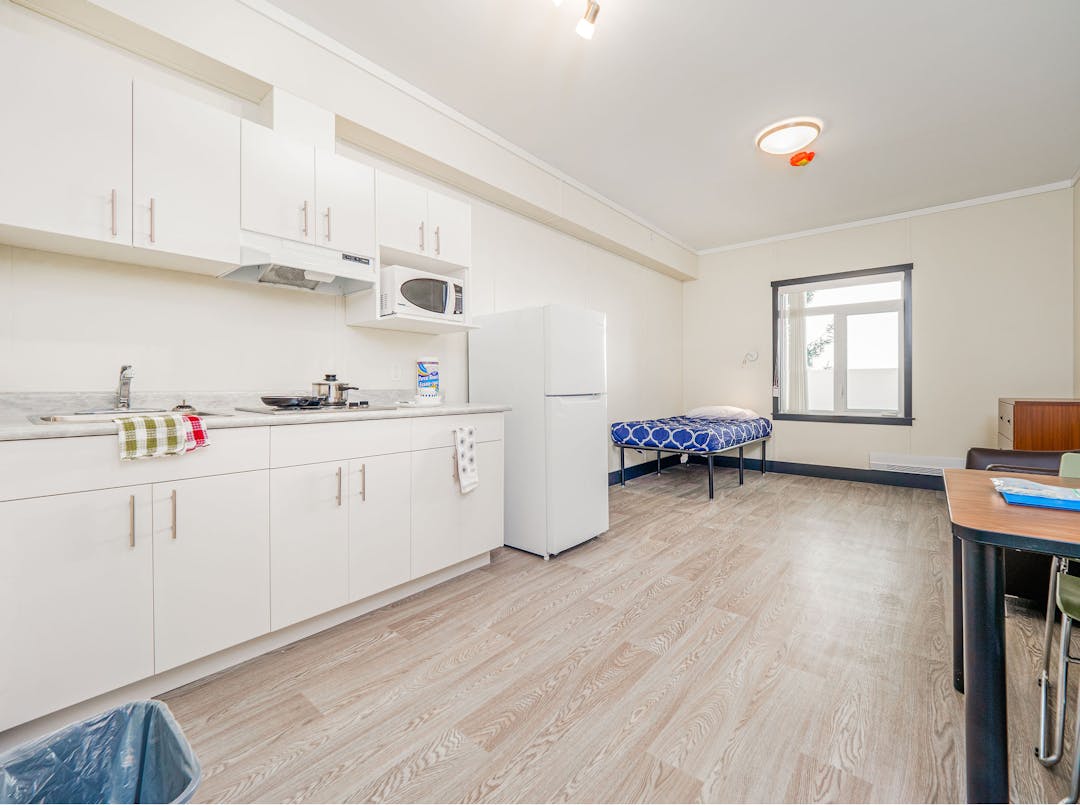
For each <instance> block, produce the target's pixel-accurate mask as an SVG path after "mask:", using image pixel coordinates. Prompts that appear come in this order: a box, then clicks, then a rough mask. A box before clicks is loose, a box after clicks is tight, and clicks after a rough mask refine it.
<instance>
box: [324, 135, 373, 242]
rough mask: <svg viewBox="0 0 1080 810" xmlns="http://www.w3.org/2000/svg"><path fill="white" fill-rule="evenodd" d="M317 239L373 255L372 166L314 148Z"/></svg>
mask: <svg viewBox="0 0 1080 810" xmlns="http://www.w3.org/2000/svg"><path fill="white" fill-rule="evenodd" d="M315 200H316V206H317V208H318V227H317V229H316V233H315V239H316V243H317V244H319V245H323V246H324V247H331V248H335V249H337V250H342V251H345V252H346V253H354V254H359V255H361V256H374V255H375V170H374V169H372V168H371V167H370V166H365V165H364V164H363V163H357V162H356V161H355V160H350V159H349V158H346V157H342V156H341V155H335V154H334V153H332V152H326V151H324V150H322V149H317V150H315Z"/></svg>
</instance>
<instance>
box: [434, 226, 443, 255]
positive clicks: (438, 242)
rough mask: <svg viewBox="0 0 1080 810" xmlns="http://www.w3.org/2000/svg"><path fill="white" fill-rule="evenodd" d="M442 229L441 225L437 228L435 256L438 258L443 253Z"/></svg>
mask: <svg viewBox="0 0 1080 810" xmlns="http://www.w3.org/2000/svg"><path fill="white" fill-rule="evenodd" d="M440 227H441V226H440V225H436V226H435V255H436V256H438V255H439V254H440V253H442V240H440V239H439V228H440Z"/></svg>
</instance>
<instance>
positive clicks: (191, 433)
mask: <svg viewBox="0 0 1080 810" xmlns="http://www.w3.org/2000/svg"><path fill="white" fill-rule="evenodd" d="M184 422H185V425H186V426H185V428H184V452H185V453H190V452H191V451H192V450H197V449H199V448H200V447H206V445H208V444H210V439H208V438H207V436H206V425H204V424H203V420H202V417H201V416H191V415H190V414H184Z"/></svg>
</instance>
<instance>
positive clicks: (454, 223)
mask: <svg viewBox="0 0 1080 810" xmlns="http://www.w3.org/2000/svg"><path fill="white" fill-rule="evenodd" d="M428 224H429V227H430V229H431V244H430V246H429V247H430V248H431V255H432V256H434V257H435V258H436V259H442V260H443V261H444V262H450V263H451V264H459V265H462V266H463V267H465V266H468V265H469V264H470V263H471V261H470V260H471V255H472V247H471V241H472V236H471V233H470V231H471V226H472V209H471V208H470V206H469V205H468V203H463V202H461V201H460V200H455V199H453V198H452V197H447V196H444V195H442V194H437V193H435V192H434V191H429V192H428Z"/></svg>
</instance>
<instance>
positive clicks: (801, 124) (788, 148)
mask: <svg viewBox="0 0 1080 810" xmlns="http://www.w3.org/2000/svg"><path fill="white" fill-rule="evenodd" d="M822 126H823V124H822V121H821V119H820V118H809V117H801V118H786V119H784V120H783V121H777V122H776V123H775V124H770V125H769V126H767V127H765V129H763V130H761V132H759V133H758V135H757V138H755V139H754V143H756V144H757V148H758V149H760V150H761V151H762V152H768V153H769V154H770V155H790V154H791V153H792V152H798V151H799V150H800V149H805V148H806V147H807V146H809V145H810V144H812V143H813V142H814V140H815V139H816V138H817V136H818V135H820V134H821V128H822Z"/></svg>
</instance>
